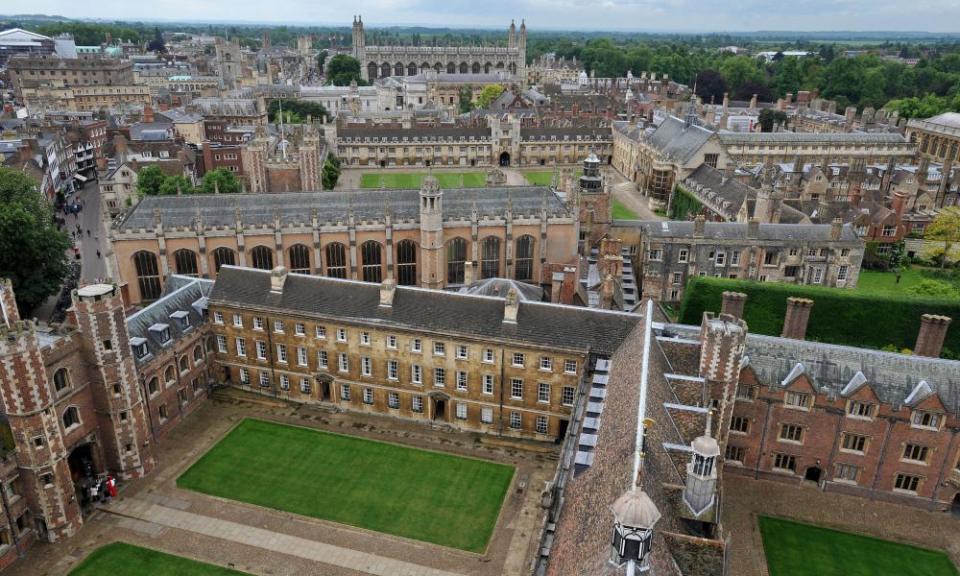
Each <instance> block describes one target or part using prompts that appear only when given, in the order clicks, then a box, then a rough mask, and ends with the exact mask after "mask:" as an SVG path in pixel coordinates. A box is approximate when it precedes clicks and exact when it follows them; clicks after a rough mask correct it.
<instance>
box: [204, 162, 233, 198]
mask: <svg viewBox="0 0 960 576" xmlns="http://www.w3.org/2000/svg"><path fill="white" fill-rule="evenodd" d="M199 190H200V191H201V192H203V193H204V194H213V193H214V192H219V193H221V194H236V193H237V192H239V191H240V180H238V179H237V176H236V175H235V174H234V173H233V172H231V171H230V170H227V169H226V168H217V169H216V170H211V171H209V172H207V173H206V174H204V175H203V181H202V182H201V183H200V188H199Z"/></svg>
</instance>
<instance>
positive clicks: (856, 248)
mask: <svg viewBox="0 0 960 576" xmlns="http://www.w3.org/2000/svg"><path fill="white" fill-rule="evenodd" d="M610 236H612V237H615V238H619V239H622V240H623V243H624V245H625V246H628V247H630V246H632V252H633V254H634V260H635V262H634V269H635V270H636V274H637V278H638V281H639V283H640V287H641V290H642V295H643V297H644V298H653V299H656V300H661V301H664V302H679V301H680V300H682V299H683V291H684V287H685V286H686V284H687V281H688V280H689V279H690V278H693V277H696V276H714V277H717V278H737V279H741V280H759V281H761V282H766V281H770V282H790V283H796V284H813V285H823V286H835V287H847V288H853V287H856V285H857V278H858V277H859V275H860V264H861V262H862V261H863V252H864V244H863V241H862V240H861V239H860V238H859V237H858V236H857V234H856V233H855V232H854V229H853V227H852V226H851V225H849V224H841V223H840V222H834V223H833V224H761V223H759V222H758V221H757V220H751V221H750V222H747V223H739V222H706V221H705V219H704V217H703V216H698V217H697V219H696V220H694V221H693V222H677V221H673V222H641V221H637V222H630V221H615V222H613V224H612V225H611V226H610Z"/></svg>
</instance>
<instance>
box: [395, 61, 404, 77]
mask: <svg viewBox="0 0 960 576" xmlns="http://www.w3.org/2000/svg"><path fill="white" fill-rule="evenodd" d="M393 75H394V76H403V63H401V62H397V63H396V64H394V66H393Z"/></svg>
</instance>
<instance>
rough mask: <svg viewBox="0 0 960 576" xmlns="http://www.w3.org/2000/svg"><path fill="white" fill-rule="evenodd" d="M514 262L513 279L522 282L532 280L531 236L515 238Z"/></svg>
mask: <svg viewBox="0 0 960 576" xmlns="http://www.w3.org/2000/svg"><path fill="white" fill-rule="evenodd" d="M514 262H516V273H515V274H514V278H516V279H517V280H523V281H530V280H533V236H529V235H527V236H521V237H520V238H517V253H516V255H515V258H514Z"/></svg>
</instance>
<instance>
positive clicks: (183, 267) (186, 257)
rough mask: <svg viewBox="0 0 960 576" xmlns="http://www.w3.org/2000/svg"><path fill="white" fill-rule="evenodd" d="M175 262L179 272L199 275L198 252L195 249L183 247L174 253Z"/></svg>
mask: <svg viewBox="0 0 960 576" xmlns="http://www.w3.org/2000/svg"><path fill="white" fill-rule="evenodd" d="M173 264H174V269H176V271H177V274H183V275H184V276H198V275H199V270H198V269H197V253H196V252H194V251H193V250H187V249H186V248H181V249H180V250H177V251H176V252H174V253H173Z"/></svg>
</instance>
